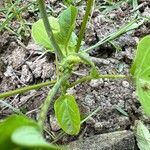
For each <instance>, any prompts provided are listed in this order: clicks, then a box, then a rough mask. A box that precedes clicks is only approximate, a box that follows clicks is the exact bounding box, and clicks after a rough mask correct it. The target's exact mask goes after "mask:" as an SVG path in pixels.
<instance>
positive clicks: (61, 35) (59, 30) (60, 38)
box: [32, 6, 77, 55]
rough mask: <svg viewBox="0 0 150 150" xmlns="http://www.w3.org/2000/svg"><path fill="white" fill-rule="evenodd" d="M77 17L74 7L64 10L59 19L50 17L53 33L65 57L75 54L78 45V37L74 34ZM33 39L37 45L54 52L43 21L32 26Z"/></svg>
mask: <svg viewBox="0 0 150 150" xmlns="http://www.w3.org/2000/svg"><path fill="white" fill-rule="evenodd" d="M76 16H77V8H76V7H74V6H70V7H68V8H67V9H66V10H64V11H63V12H62V13H61V14H60V15H59V17H58V18H54V17H52V16H51V17H49V22H50V25H51V27H52V32H53V33H54V37H55V39H56V42H57V44H58V45H59V47H60V49H61V51H62V53H63V54H64V55H66V54H68V53H70V52H74V50H75V46H76V43H77V36H76V34H75V33H74V32H73V31H74V28H75V20H76ZM32 37H33V39H34V41H35V42H36V43H38V44H39V45H41V46H43V47H44V48H47V49H49V50H50V51H51V52H53V47H52V44H51V41H50V39H49V38H48V35H47V33H46V30H45V27H44V23H43V20H42V19H40V20H38V21H37V22H35V23H34V24H33V26H32Z"/></svg>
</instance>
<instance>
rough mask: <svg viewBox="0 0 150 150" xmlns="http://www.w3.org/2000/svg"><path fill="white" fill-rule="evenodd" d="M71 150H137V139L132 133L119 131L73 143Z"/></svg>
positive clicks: (70, 146)
mask: <svg viewBox="0 0 150 150" xmlns="http://www.w3.org/2000/svg"><path fill="white" fill-rule="evenodd" d="M68 147H69V148H70V149H71V150H135V138H134V134H133V132H131V131H126V130H124V131H117V132H112V133H105V134H100V135H94V136H92V137H89V138H86V139H80V140H78V141H75V142H72V143H70V144H69V146H68Z"/></svg>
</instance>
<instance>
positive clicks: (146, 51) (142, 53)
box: [131, 35, 150, 76]
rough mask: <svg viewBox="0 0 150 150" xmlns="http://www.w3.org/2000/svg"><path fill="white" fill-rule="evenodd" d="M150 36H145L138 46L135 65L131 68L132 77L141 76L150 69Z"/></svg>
mask: <svg viewBox="0 0 150 150" xmlns="http://www.w3.org/2000/svg"><path fill="white" fill-rule="evenodd" d="M149 56H150V35H148V36H145V37H144V38H143V39H142V40H141V41H140V42H139V44H138V47H137V51H136V55H135V59H134V63H133V65H132V67H131V73H132V75H134V76H136V75H137V74H141V72H143V71H144V70H146V69H147V68H148V67H150V59H149Z"/></svg>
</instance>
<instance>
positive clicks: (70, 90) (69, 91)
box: [67, 88, 76, 95]
mask: <svg viewBox="0 0 150 150" xmlns="http://www.w3.org/2000/svg"><path fill="white" fill-rule="evenodd" d="M67 93H68V94H70V95H74V94H75V93H76V90H75V89H74V88H70V89H68V90H67Z"/></svg>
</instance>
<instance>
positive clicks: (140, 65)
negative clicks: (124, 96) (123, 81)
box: [131, 35, 150, 116]
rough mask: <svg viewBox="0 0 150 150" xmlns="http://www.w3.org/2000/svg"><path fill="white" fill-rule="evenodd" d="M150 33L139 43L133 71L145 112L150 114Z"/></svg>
mask: <svg viewBox="0 0 150 150" xmlns="http://www.w3.org/2000/svg"><path fill="white" fill-rule="evenodd" d="M149 56H150V35H148V36H146V37H144V38H143V39H142V40H141V41H140V42H139V44H138V48H137V52H136V56H135V60H134V63H133V65H132V68H131V73H132V75H133V76H134V78H135V80H136V91H137V94H138V97H139V100H140V103H141V104H142V106H143V109H144V111H145V113H146V114H147V115H148V116H150V59H149Z"/></svg>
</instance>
